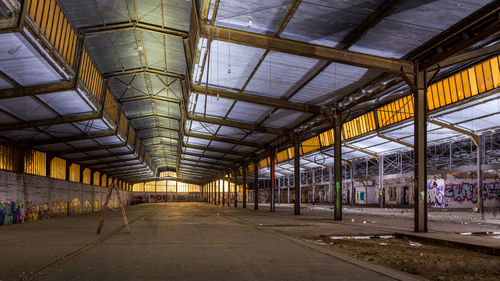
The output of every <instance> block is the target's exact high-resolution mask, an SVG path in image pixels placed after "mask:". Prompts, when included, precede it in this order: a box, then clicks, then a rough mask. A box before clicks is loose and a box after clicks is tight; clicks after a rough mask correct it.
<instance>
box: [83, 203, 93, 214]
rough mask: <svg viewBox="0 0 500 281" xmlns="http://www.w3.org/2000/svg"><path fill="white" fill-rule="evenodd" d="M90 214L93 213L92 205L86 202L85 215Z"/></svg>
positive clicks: (84, 206)
mask: <svg viewBox="0 0 500 281" xmlns="http://www.w3.org/2000/svg"><path fill="white" fill-rule="evenodd" d="M90 212H92V205H91V204H90V202H89V201H87V200H85V202H83V213H84V214H88V213H90Z"/></svg>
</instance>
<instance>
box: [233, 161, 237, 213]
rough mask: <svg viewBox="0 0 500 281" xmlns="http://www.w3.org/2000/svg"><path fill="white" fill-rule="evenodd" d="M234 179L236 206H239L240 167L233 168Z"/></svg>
mask: <svg viewBox="0 0 500 281" xmlns="http://www.w3.org/2000/svg"><path fill="white" fill-rule="evenodd" d="M233 179H234V199H233V200H234V207H235V208H238V185H237V183H238V169H236V168H234V169H233Z"/></svg>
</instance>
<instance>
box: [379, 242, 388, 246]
mask: <svg viewBox="0 0 500 281" xmlns="http://www.w3.org/2000/svg"><path fill="white" fill-rule="evenodd" d="M378 244H379V245H382V246H387V245H389V244H387V243H384V242H381V243H378Z"/></svg>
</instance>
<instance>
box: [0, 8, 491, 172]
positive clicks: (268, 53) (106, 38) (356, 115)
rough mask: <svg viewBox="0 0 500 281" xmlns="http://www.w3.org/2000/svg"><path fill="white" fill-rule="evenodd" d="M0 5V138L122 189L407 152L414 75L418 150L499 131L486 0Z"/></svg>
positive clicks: (411, 131)
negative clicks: (117, 182) (421, 123)
mask: <svg viewBox="0 0 500 281" xmlns="http://www.w3.org/2000/svg"><path fill="white" fill-rule="evenodd" d="M2 3H5V4H4V5H5V6H6V7H5V8H4V10H5V11H10V12H11V13H10V14H9V13H7V12H6V13H5V15H2V17H3V18H2V25H1V28H2V29H3V31H4V32H2V33H1V34H0V42H1V45H0V89H1V90H0V98H1V99H0V120H1V122H0V123H1V124H0V136H1V137H2V138H3V139H5V140H7V141H10V142H15V143H18V144H21V145H23V146H27V147H33V148H35V149H38V150H40V151H44V152H47V153H50V154H52V155H57V156H58V157H62V158H64V159H67V160H69V161H71V162H75V163H79V164H80V165H82V166H85V167H89V168H92V169H96V170H100V171H102V172H103V173H107V174H109V175H111V176H113V177H117V178H120V179H123V180H124V181H129V182H134V181H141V180H147V179H148V178H153V177H155V176H157V175H158V172H159V171H176V172H177V176H178V177H179V178H183V179H185V180H188V181H189V180H190V181H195V182H207V181H209V180H210V179H212V178H216V177H218V176H219V175H220V174H223V173H226V172H227V170H228V169H232V168H236V167H238V168H241V167H246V166H247V165H248V164H251V163H253V162H254V161H255V160H259V161H260V164H259V167H258V168H259V169H261V172H262V173H269V171H267V168H266V167H268V166H269V165H270V160H269V156H271V155H272V154H273V151H277V152H278V153H277V162H278V166H277V171H278V172H280V173H282V174H291V173H293V172H290V170H291V169H292V168H293V163H292V161H293V153H294V152H293V149H292V148H291V147H292V145H293V140H294V139H296V138H298V137H300V138H301V140H302V143H301V155H302V159H301V163H300V166H301V167H306V168H307V167H309V168H313V167H320V166H323V165H331V164H332V163H333V157H332V155H333V154H334V153H333V147H332V145H333V135H334V132H333V130H332V129H331V128H332V126H333V125H332V119H333V118H338V116H342V128H343V130H342V138H343V147H342V159H344V160H345V161H349V160H350V159H355V158H360V157H367V156H368V157H377V155H380V154H384V153H390V152H393V151H395V150H411V149H413V148H414V127H413V117H414V106H413V104H414V95H413V94H414V93H415V90H416V89H417V86H418V85H416V84H415V73H416V70H418V71H421V70H425V71H426V74H427V77H426V80H427V85H425V88H427V104H428V109H429V125H428V129H427V130H428V136H427V141H428V142H439V141H442V140H449V139H450V138H464V137H471V138H472V139H473V140H474V139H475V138H477V135H478V134H480V133H483V132H486V131H491V130H497V129H498V123H499V122H498V120H499V119H498V114H499V113H500V92H499V91H498V88H499V87H500V74H499V72H500V71H499V59H500V58H499V57H498V55H499V53H500V42H499V39H500V37H499V34H498V31H499V30H500V23H499V21H498V14H499V12H500V7H499V2H498V1H495V0H489V1H488V0H469V1H448V0H425V1H422V0H407V1H402V0H392V1H391V0H387V1H385V0H372V1H366V0H352V1H351V0H350V1H321V0H311V1H300V0H294V1H292V0H272V1H264V0H252V1H244V2H242V1H233V0H212V1H208V0H205V1H202V0H196V1H194V0H193V1H189V0H176V1H167V0H159V1H134V0H124V1H98V2H95V1H73V0H58V1H55V0H46V1H35V0H31V1H25V5H24V6H22V5H20V4H19V3H18V2H17V1H2ZM318 155H321V156H318ZM318 158H321V159H323V160H321V161H317V159H318ZM253 166H254V164H251V169H255V167H253Z"/></svg>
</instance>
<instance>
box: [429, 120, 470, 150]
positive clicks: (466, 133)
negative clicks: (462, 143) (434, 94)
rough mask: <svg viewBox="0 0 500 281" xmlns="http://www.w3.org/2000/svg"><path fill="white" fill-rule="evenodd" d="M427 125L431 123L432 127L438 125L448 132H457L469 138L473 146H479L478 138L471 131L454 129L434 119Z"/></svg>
mask: <svg viewBox="0 0 500 281" xmlns="http://www.w3.org/2000/svg"><path fill="white" fill-rule="evenodd" d="M429 123H432V124H434V125H438V126H440V127H443V128H446V129H449V130H452V131H455V132H458V133H460V134H463V135H466V136H469V137H470V138H471V139H472V141H473V142H474V144H475V145H476V146H478V145H479V136H478V135H476V134H474V133H473V132H471V131H468V130H465V129H462V128H459V127H456V126H454V125H452V124H448V123H444V122H441V121H439V120H436V119H429Z"/></svg>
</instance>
